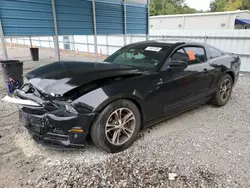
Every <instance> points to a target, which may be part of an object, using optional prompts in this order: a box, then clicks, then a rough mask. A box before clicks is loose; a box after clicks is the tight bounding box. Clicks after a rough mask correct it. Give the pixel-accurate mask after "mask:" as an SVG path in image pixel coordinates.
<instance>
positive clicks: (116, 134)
mask: <svg viewBox="0 0 250 188" xmlns="http://www.w3.org/2000/svg"><path fill="white" fill-rule="evenodd" d="M119 137H120V131H119V130H116V131H115V132H114V134H113V136H112V143H114V144H116V143H118V144H119Z"/></svg>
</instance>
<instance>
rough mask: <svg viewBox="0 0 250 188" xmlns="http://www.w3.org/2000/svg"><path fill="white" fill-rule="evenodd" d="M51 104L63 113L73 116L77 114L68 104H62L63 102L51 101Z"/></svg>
mask: <svg viewBox="0 0 250 188" xmlns="http://www.w3.org/2000/svg"><path fill="white" fill-rule="evenodd" d="M53 102H54V104H55V105H56V106H57V107H58V108H61V109H63V110H65V111H67V112H70V113H73V114H78V112H77V111H76V110H75V108H74V107H73V106H72V105H71V104H70V103H67V102H63V101H53Z"/></svg>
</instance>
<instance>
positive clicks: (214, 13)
mask: <svg viewBox="0 0 250 188" xmlns="http://www.w3.org/2000/svg"><path fill="white" fill-rule="evenodd" d="M239 13H248V14H250V11H249V10H237V11H225V12H208V13H195V14H174V15H158V16H150V19H157V18H172V17H195V16H213V15H225V14H239Z"/></svg>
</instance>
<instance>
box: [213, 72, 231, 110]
mask: <svg viewBox="0 0 250 188" xmlns="http://www.w3.org/2000/svg"><path fill="white" fill-rule="evenodd" d="M226 81H228V83H229V84H230V86H231V87H230V89H228V90H227V91H228V92H227V95H224V97H222V94H221V88H222V84H223V83H225V82H226ZM232 89H233V79H232V77H231V76H230V75H229V74H225V75H223V76H222V77H221V78H220V79H219V81H218V83H217V86H216V93H215V94H214V96H213V98H212V103H213V104H214V105H215V106H224V105H226V104H227V103H228V101H229V99H230V97H231V94H232ZM225 96H227V97H225Z"/></svg>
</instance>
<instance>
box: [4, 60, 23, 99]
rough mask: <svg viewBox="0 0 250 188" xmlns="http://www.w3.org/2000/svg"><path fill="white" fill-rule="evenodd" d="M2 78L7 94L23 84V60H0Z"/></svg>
mask: <svg viewBox="0 0 250 188" xmlns="http://www.w3.org/2000/svg"><path fill="white" fill-rule="evenodd" d="M0 66H1V69H2V73H3V79H4V82H5V85H6V87H7V89H8V93H9V94H13V93H14V91H15V90H16V89H19V88H20V87H21V86H22V85H23V62H20V61H18V60H10V61H1V60H0Z"/></svg>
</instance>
